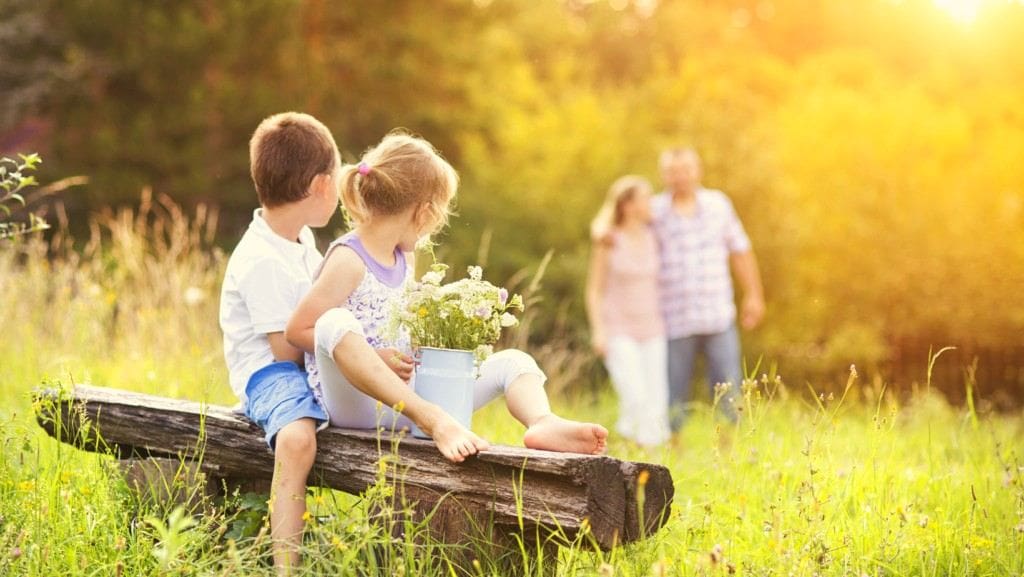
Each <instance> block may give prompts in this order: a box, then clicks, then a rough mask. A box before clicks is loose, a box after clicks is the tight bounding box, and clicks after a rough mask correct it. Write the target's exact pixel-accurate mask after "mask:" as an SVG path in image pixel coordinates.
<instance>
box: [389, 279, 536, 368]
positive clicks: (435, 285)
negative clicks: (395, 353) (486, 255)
mask: <svg viewBox="0 0 1024 577" xmlns="http://www.w3.org/2000/svg"><path fill="white" fill-rule="evenodd" d="M447 270H448V265H444V264H434V265H433V266H432V267H431V269H430V272H428V273H426V274H424V275H423V279H422V281H421V282H413V283H410V284H408V285H407V287H406V292H405V301H404V302H403V303H402V304H401V306H400V308H399V310H398V311H397V314H395V315H394V316H393V317H392V318H394V319H395V320H396V321H397V323H398V325H399V326H400V327H403V328H406V329H408V331H409V335H410V337H411V339H412V344H413V346H417V347H436V348H439V349H461V350H469V351H474V352H475V353H476V356H477V358H481V359H482V358H484V357H486V356H487V355H489V354H490V353H491V345H493V344H494V343H495V342H497V340H498V337H500V336H501V329H503V328H508V327H514V326H516V325H518V324H519V320H518V319H516V317H515V316H514V315H513V313H514V312H520V311H522V310H523V298H522V297H521V296H520V295H510V294H509V292H508V290H506V289H504V288H500V287H496V286H494V285H493V284H491V283H489V282H487V281H485V280H483V270H482V269H481V268H480V267H478V266H471V267H469V271H468V272H469V276H468V278H464V279H460V280H457V281H455V282H451V283H448V284H445V285H442V284H441V281H442V280H443V279H444V275H445V272H446V271H447Z"/></svg>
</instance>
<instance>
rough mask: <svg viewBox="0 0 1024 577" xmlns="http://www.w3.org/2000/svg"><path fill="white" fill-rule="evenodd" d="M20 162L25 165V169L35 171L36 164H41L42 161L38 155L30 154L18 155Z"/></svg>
mask: <svg viewBox="0 0 1024 577" xmlns="http://www.w3.org/2000/svg"><path fill="white" fill-rule="evenodd" d="M18 156H20V157H21V161H22V162H24V163H25V167H26V168H30V169H33V170H34V169H35V168H36V166H37V165H38V164H40V163H41V162H43V159H42V158H40V157H39V154H37V153H35V152H33V153H32V154H19V155H18Z"/></svg>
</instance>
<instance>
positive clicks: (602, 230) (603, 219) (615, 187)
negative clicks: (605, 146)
mask: <svg viewBox="0 0 1024 577" xmlns="http://www.w3.org/2000/svg"><path fill="white" fill-rule="evenodd" d="M644 189H646V190H647V191H648V192H650V191H651V190H652V188H651V183H650V181H648V180H647V179H646V178H644V177H642V176H636V175H633V174H628V175H626V176H623V177H620V178H619V179H618V180H616V181H615V182H613V183H612V185H611V187H610V188H609V189H608V194H607V195H606V196H605V199H604V204H602V205H601V209H600V210H598V211H597V216H595V217H594V220H592V221H591V222H590V238H591V239H592V240H594V241H597V242H604V241H606V240H607V239H608V234H609V233H611V231H612V229H613V228H615V227H616V226H619V225H621V224H622V218H623V211H622V207H623V206H624V205H625V204H626V203H627V202H629V201H630V200H632V199H633V197H634V196H636V193H637V192H638V191H640V190H644Z"/></svg>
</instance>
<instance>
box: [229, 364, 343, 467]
mask: <svg viewBox="0 0 1024 577" xmlns="http://www.w3.org/2000/svg"><path fill="white" fill-rule="evenodd" d="M245 396H246V397H248V401H247V402H246V404H245V416H247V417H249V418H250V419H252V420H253V422H255V423H256V424H257V425H259V426H260V428H261V429H263V431H264V432H265V433H266V439H267V445H270V448H271V449H273V448H274V442H275V441H276V437H277V433H278V431H280V430H281V429H282V428H283V427H284V426H285V425H287V424H288V423H293V422H295V421H298V420H299V419H302V418H309V419H313V420H314V421H316V424H317V427H318V428H319V427H320V425H321V424H323V423H326V422H327V413H325V412H324V410H323V409H322V408H320V405H319V404H318V403H317V402H316V399H315V397H313V390H312V389H310V388H309V383H308V382H307V380H306V371H303V370H302V369H300V368H299V365H297V364H295V363H293V362H291V361H279V362H276V363H271V364H269V365H267V366H265V367H263V368H262V369H260V370H258V371H256V372H255V373H253V375H252V376H251V377H249V382H248V383H247V384H246V386H245Z"/></svg>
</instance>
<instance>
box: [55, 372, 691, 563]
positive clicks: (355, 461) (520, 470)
mask: <svg viewBox="0 0 1024 577" xmlns="http://www.w3.org/2000/svg"><path fill="white" fill-rule="evenodd" d="M38 398H39V399H40V402H39V403H38V404H37V405H38V406H39V407H41V409H40V411H39V414H38V420H39V423H40V425H41V426H42V427H43V428H44V429H46V430H47V431H48V432H49V433H50V434H51V435H53V436H54V437H55V438H58V439H59V440H61V441H64V442H68V443H72V444H75V445H76V446H78V447H80V448H83V449H87V450H93V451H96V450H105V448H106V449H109V450H112V451H113V452H114V453H115V454H119V455H120V456H131V455H143V456H170V457H188V458H201V459H202V462H203V467H204V469H207V470H210V471H213V472H214V473H215V474H216V475H218V476H221V477H224V478H232V479H269V478H270V477H271V476H272V474H273V463H274V456H273V453H272V452H271V451H270V450H269V449H268V448H267V446H266V444H265V443H264V441H263V436H262V433H261V432H260V430H259V429H258V427H256V426H255V425H254V424H253V423H252V422H250V421H249V420H248V419H246V418H245V417H244V416H242V415H239V414H236V413H233V412H232V411H231V410H230V409H228V408H226V407H221V406H214V405H202V404H200V403H196V402H191V401H182V400H174V399H167V398H163V397H157V396H152V395H145V394H141V393H131V392H127V391H121V390H116V389H108V388H102V387H94V386H77V387H75V389H74V390H73V391H72V392H71V393H70V394H68V393H64V395H63V396H61V395H59V394H58V393H57V392H56V391H53V390H43V391H39V392H38ZM97 433H99V434H100V435H101V436H102V440H103V443H105V445H101V444H99V443H98V442H97V439H98V437H97ZM393 444H395V445H397V451H393ZM392 453H393V454H394V456H393V457H388V456H389V455H392ZM382 457H386V458H393V459H396V460H395V466H394V467H389V468H388V471H389V472H388V475H389V477H390V479H389V480H391V481H396V482H397V484H398V485H399V486H401V487H402V488H403V490H404V493H405V495H406V497H407V498H408V499H410V500H411V501H421V502H422V503H426V504H432V503H436V502H438V501H439V500H440V499H442V498H446V499H449V500H450V499H453V498H454V499H455V500H456V501H457V503H458V506H459V507H462V508H464V509H465V510H467V511H472V512H477V513H478V514H484V515H486V516H487V517H488V518H489V521H490V522H492V523H494V524H496V525H500V526H509V527H516V526H518V525H519V522H520V518H519V515H520V513H521V515H522V520H523V522H524V523H525V524H526V525H530V526H532V525H534V524H540V525H542V526H545V527H549V528H551V527H555V526H557V527H559V528H560V529H561V530H562V531H564V533H565V534H566V536H567V537H569V538H573V537H574V536H575V535H576V534H577V532H578V531H579V530H580V528H581V527H582V526H583V523H584V520H585V519H586V520H587V521H586V522H587V523H589V526H590V531H591V533H592V535H593V537H594V539H595V540H596V542H597V543H598V544H599V545H600V546H602V547H605V548H608V547H611V546H613V545H615V544H616V543H626V542H630V541H634V540H637V539H641V538H643V537H644V536H645V535H649V534H651V533H653V532H654V531H657V530H658V529H659V528H660V527H661V526H662V525H663V524H664V523H665V521H666V519H667V514H668V508H669V505H670V504H671V502H672V497H673V492H674V491H673V487H672V478H671V475H670V473H669V471H668V470H667V469H666V468H665V467H662V466H660V465H654V464H648V463H636V462H624V461H620V460H617V459H614V458H611V457H607V456H593V455H575V454H566V453H552V452H547V451H535V450H531V449H525V448H517V447H507V446H494V447H492V448H491V449H490V450H488V451H484V452H482V453H480V454H479V455H477V456H476V457H474V458H470V459H468V460H467V461H466V462H464V463H461V464H455V463H451V462H449V461H447V460H446V459H444V458H443V457H442V456H441V455H440V453H438V451H437V449H436V448H435V446H434V444H433V442H431V441H425V440H420V439H414V438H411V437H399V438H393V437H391V436H390V434H389V433H387V432H383V433H381V434H378V433H377V432H375V431H372V430H371V431H365V430H349V429H338V428H334V427H330V428H328V429H326V430H324V431H322V432H321V433H320V434H319V435H318V436H317V459H316V464H315V465H314V469H313V472H312V473H311V475H310V480H309V483H310V484H311V485H316V486H325V487H331V488H334V489H340V490H342V491H346V492H349V493H354V494H358V493H360V492H361V491H363V490H365V489H366V488H367V487H368V486H370V485H372V484H373V483H374V482H375V481H376V479H377V475H378V462H379V460H380V459H381V458H382ZM641 482H643V485H644V486H643V492H644V494H645V498H644V499H643V511H642V512H640V510H639V509H638V500H637V490H638V486H639V485H640V483H641ZM641 518H642V519H643V523H642V526H641Z"/></svg>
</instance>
